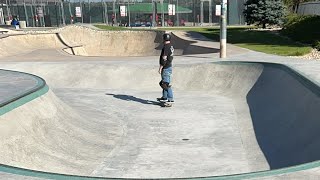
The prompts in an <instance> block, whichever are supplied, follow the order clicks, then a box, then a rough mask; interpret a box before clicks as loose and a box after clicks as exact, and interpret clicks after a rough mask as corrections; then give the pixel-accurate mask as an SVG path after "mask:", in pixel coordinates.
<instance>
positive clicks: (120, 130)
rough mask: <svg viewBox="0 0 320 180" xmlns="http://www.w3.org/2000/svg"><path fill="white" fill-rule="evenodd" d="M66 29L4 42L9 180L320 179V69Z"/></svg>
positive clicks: (187, 40) (200, 40)
mask: <svg viewBox="0 0 320 180" xmlns="http://www.w3.org/2000/svg"><path fill="white" fill-rule="evenodd" d="M163 33H164V32H163V31H123V32H122V31H114V32H108V31H102V30H97V29H93V28H90V27H85V26H77V25H73V26H66V27H63V28H57V29H50V30H41V31H36V30H34V31H10V32H9V33H8V34H3V35H0V43H1V46H0V51H1V54H0V63H1V69H2V70H1V71H0V73H1V84H2V86H0V92H1V93H2V94H3V95H2V97H3V99H1V101H0V103H2V104H1V105H2V106H1V109H0V114H1V116H0V139H1V140H0V143H1V148H0V164H1V166H0V179H10V178H11V179H41V178H49V179H82V178H83V179H89V178H93V179H99V178H101V179H103V178H124V179H128V178H131V179H159V178H161V179H170V178H172V179H176V178H182V179H187V178H195V179H196V178H207V179H248V178H251V179H299V178H302V177H303V178H306V179H308V178H309V179H312V178H316V177H319V176H320V174H319V170H320V168H319V167H318V166H320V162H319V161H318V160H319V158H320V154H319V149H320V141H319V140H318V136H319V128H320V122H319V117H320V111H319V107H320V106H319V105H320V98H319V95H320V94H319V93H320V89H319V86H318V85H319V83H320V76H319V73H318V72H320V63H319V62H318V61H316V60H314V61H312V60H310V61H305V60H299V59H294V58H289V57H280V56H274V55H267V54H263V53H257V52H253V51H249V50H246V49H242V48H239V47H236V46H232V45H228V51H227V53H228V58H227V59H219V58H218V55H219V54H218V52H219V43H218V42H212V41H210V40H209V39H206V38H205V37H203V36H201V35H200V34H197V33H193V32H183V31H173V32H171V33H172V37H173V39H172V42H173V45H174V47H175V57H174V61H173V63H174V69H173V83H172V84H173V89H174V95H175V104H174V105H173V107H171V108H162V107H160V106H159V103H158V102H157V101H156V98H157V97H160V96H161V88H160V87H159V85H158V82H159V81H160V80H161V79H160V75H159V74H158V72H157V70H158V63H159V62H158V60H159V54H160V51H161V38H162V34H163Z"/></svg>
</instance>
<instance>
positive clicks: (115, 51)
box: [0, 25, 218, 57]
mask: <svg viewBox="0 0 320 180" xmlns="http://www.w3.org/2000/svg"><path fill="white" fill-rule="evenodd" d="M163 34H164V31H151V30H150V31H129V30H128V31H102V30H95V29H91V28H88V27H83V26H76V25H71V26H66V27H63V28H58V29H54V30H48V31H32V32H24V33H21V34H9V35H8V36H6V37H3V38H0V43H1V47H0V50H1V52H2V53H1V54H0V56H11V55H17V54H23V53H28V52H31V51H35V50H39V49H59V50H64V51H65V52H66V53H68V54H71V55H78V56H115V57H116V56H117V57H119V56H159V55H160V52H161V48H162V46H163V45H162V35H163ZM187 34H188V33H187ZM196 42H197V41H196V40H195V41H193V40H190V39H189V40H186V39H182V38H180V37H179V36H176V35H175V34H174V33H172V44H173V46H174V48H175V52H174V55H189V54H196V53H197V54H203V53H215V52H218V50H217V49H215V48H211V47H202V46H198V45H193V43H196Z"/></svg>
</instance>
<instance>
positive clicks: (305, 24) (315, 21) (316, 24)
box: [281, 15, 320, 50]
mask: <svg viewBox="0 0 320 180" xmlns="http://www.w3.org/2000/svg"><path fill="white" fill-rule="evenodd" d="M281 33H282V34H283V35H285V36H288V37H289V38H291V39H293V40H295V41H299V42H302V43H306V44H311V45H313V47H315V48H317V49H318V50H320V16H315V15H308V16H302V15H289V16H288V17H287V19H286V22H285V23H284V25H283V29H282V31H281Z"/></svg>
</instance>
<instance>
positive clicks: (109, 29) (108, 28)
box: [94, 25, 130, 31]
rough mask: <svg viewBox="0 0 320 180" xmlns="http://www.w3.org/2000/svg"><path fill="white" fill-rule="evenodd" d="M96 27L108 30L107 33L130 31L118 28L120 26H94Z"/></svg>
mask: <svg viewBox="0 0 320 180" xmlns="http://www.w3.org/2000/svg"><path fill="white" fill-rule="evenodd" d="M94 26H95V27H97V28H99V29H103V30H106V31H128V30H130V29H127V28H125V27H118V26H107V25H94Z"/></svg>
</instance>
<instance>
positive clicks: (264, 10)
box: [243, 0, 285, 28]
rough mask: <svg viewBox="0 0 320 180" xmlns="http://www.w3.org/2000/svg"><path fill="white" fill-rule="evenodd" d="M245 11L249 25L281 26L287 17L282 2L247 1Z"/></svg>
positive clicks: (269, 0) (277, 0) (265, 0)
mask: <svg viewBox="0 0 320 180" xmlns="http://www.w3.org/2000/svg"><path fill="white" fill-rule="evenodd" d="M244 5H245V9H244V11H243V13H244V16H245V18H246V22H247V24H249V25H250V24H257V25H259V26H260V25H262V27H263V28H266V25H267V24H268V25H280V24H281V23H282V20H283V18H284V15H285V6H284V4H283V3H282V1H281V0H247V2H246V3H245V4H244Z"/></svg>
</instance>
